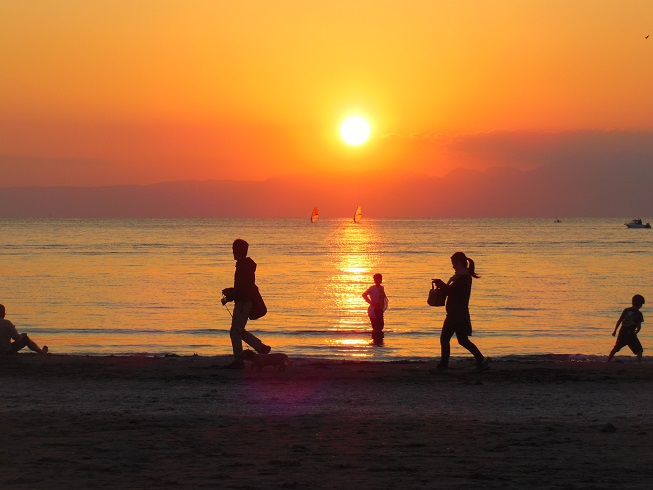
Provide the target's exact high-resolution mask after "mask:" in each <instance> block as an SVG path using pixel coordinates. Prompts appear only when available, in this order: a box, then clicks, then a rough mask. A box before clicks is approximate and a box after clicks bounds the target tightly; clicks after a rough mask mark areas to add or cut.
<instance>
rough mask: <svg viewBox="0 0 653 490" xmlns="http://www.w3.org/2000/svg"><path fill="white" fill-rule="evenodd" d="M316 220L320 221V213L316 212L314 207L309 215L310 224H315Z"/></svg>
mask: <svg viewBox="0 0 653 490" xmlns="http://www.w3.org/2000/svg"><path fill="white" fill-rule="evenodd" d="M318 219H320V212H319V211H318V209H317V206H315V207H314V208H313V212H312V213H311V223H315V222H316V221H317V220H318Z"/></svg>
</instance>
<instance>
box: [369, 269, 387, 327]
mask: <svg viewBox="0 0 653 490" xmlns="http://www.w3.org/2000/svg"><path fill="white" fill-rule="evenodd" d="M382 281H383V276H382V275H381V274H374V286H370V287H369V288H368V289H367V291H365V292H364V293H363V299H364V300H365V301H366V302H367V303H368V304H369V305H370V306H369V307H368V308H367V314H368V315H369V317H370V323H372V335H373V336H377V337H381V336H383V327H384V322H383V312H384V311H385V310H386V309H387V308H388V297H387V296H386V295H385V289H384V288H383V286H381V282H382Z"/></svg>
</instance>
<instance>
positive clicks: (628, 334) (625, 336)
mask: <svg viewBox="0 0 653 490" xmlns="http://www.w3.org/2000/svg"><path fill="white" fill-rule="evenodd" d="M632 303H633V306H631V307H630V308H626V309H625V310H624V311H623V312H622V313H621V316H620V317H619V320H617V324H616V325H615V326H614V330H613V331H612V336H613V337H614V336H615V335H616V334H617V329H618V328H619V325H620V324H621V330H619V336H618V337H617V342H616V343H615V344H614V347H613V348H612V350H611V351H610V355H609V356H608V362H610V361H611V360H612V357H614V355H615V354H616V353H617V352H619V351H620V350H621V349H622V347H626V346H628V347H630V350H632V351H633V354H635V355H636V356H637V362H642V353H643V352H644V349H643V348H642V344H641V343H640V341H639V339H638V338H637V334H638V333H639V330H640V329H641V328H642V322H643V321H644V315H642V312H641V311H639V309H640V308H641V307H642V305H643V304H644V297H643V296H642V295H641V294H636V295H635V296H633V301H632Z"/></svg>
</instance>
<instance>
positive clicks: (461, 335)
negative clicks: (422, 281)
mask: <svg viewBox="0 0 653 490" xmlns="http://www.w3.org/2000/svg"><path fill="white" fill-rule="evenodd" d="M451 265H452V266H453V269H454V271H455V272H456V273H455V274H454V275H453V276H452V277H451V279H449V281H448V282H447V283H446V284H445V282H444V281H442V280H440V279H434V280H433V281H434V282H435V284H436V285H437V286H438V287H439V288H442V289H444V290H445V292H446V294H447V304H446V310H447V317H446V318H445V319H444V324H443V325H442V332H441V333H440V347H441V352H442V353H441V356H440V362H439V363H438V365H437V367H436V371H437V372H440V373H444V372H446V371H447V369H448V367H449V356H450V353H451V347H450V345H449V342H450V341H451V337H453V335H454V334H456V338H457V339H458V343H459V344H460V345H462V346H463V347H464V348H465V349H467V350H468V351H469V352H471V353H472V354H473V356H474V359H476V369H477V370H478V371H483V370H485V369H489V367H490V359H489V358H487V357H484V356H483V354H481V351H480V350H479V349H478V347H476V345H474V343H473V342H472V341H471V340H469V336H470V335H472V322H471V319H470V316H469V297H470V295H471V293H472V278H478V277H479V275H478V274H476V272H475V264H474V261H473V260H472V259H470V258H469V257H467V256H466V255H465V254H464V253H462V252H456V253H455V254H453V255H452V256H451Z"/></svg>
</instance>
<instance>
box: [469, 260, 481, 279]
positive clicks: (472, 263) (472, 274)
mask: <svg viewBox="0 0 653 490" xmlns="http://www.w3.org/2000/svg"><path fill="white" fill-rule="evenodd" d="M467 260H468V262H469V267H468V269H469V273H470V274H471V276H472V277H476V278H477V279H478V278H479V277H481V276H479V275H478V274H477V273H476V272H474V267H475V266H474V261H473V260H472V259H470V258H469V257H467Z"/></svg>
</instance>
